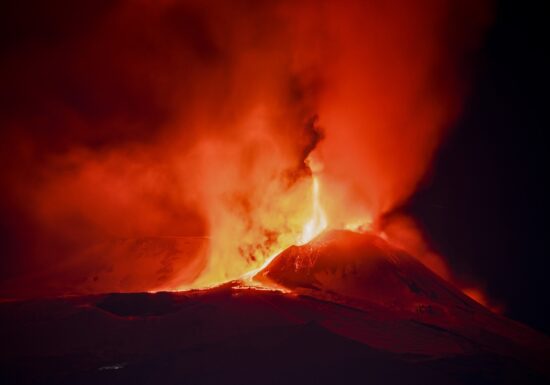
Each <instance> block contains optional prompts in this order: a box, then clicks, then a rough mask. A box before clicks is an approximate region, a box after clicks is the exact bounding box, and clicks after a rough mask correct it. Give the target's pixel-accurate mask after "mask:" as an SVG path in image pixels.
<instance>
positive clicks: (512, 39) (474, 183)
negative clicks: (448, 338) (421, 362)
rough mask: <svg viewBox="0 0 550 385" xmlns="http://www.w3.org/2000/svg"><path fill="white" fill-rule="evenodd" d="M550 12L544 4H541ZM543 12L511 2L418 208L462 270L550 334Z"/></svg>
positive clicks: (413, 207)
mask: <svg viewBox="0 0 550 385" xmlns="http://www.w3.org/2000/svg"><path fill="white" fill-rule="evenodd" d="M539 3H540V4H542V3H543V2H539ZM544 14H545V13H544V12H543V10H542V8H541V6H535V5H534V4H530V3H529V2H527V3H526V2H521V1H516V2H514V1H504V2H500V3H499V4H498V7H497V14H496V20H495V23H494V25H493V27H492V28H491V30H490V31H489V34H488V36H487V39H486V43H485V45H484V47H483V49H482V50H481V52H479V55H478V56H477V57H475V58H473V59H474V60H476V61H478V65H477V71H476V73H475V74H474V79H475V82H474V85H473V89H472V92H471V94H470V97H469V98H468V99H467V100H466V105H465V109H464V111H463V113H462V116H461V117H460V119H459V120H458V121H457V122H456V125H455V127H454V131H453V132H452V134H451V136H450V137H449V139H448V141H447V142H446V144H445V145H444V146H442V148H441V149H440V152H439V154H438V158H437V162H436V165H435V170H434V172H433V174H432V175H431V178H430V179H429V180H428V181H427V183H426V185H425V187H424V188H423V189H422V190H420V191H418V193H417V194H416V195H415V197H414V198H413V200H412V201H411V203H410V205H409V210H410V211H411V212H412V213H413V214H414V216H415V217H416V218H417V219H418V220H419V221H420V222H421V223H422V224H423V227H424V228H425V230H426V232H427V234H428V235H429V237H430V238H431V241H432V243H433V245H434V247H435V248H436V249H437V250H438V251H439V252H440V253H442V254H443V255H445V256H446V258H447V260H448V261H449V263H450V264H451V267H452V270H453V271H454V272H455V273H456V274H458V275H460V276H462V277H464V279H468V278H466V277H470V278H473V279H474V280H476V281H477V282H481V283H482V284H484V285H485V290H486V292H487V293H488V295H489V297H490V298H492V299H493V300H495V301H497V302H498V301H501V302H502V304H503V305H504V307H505V314H507V315H509V316H510V317H512V318H514V319H517V320H520V321H522V322H525V323H527V324H529V325H532V326H534V327H535V328H538V329H540V330H543V331H545V332H548V331H549V330H550V312H548V311H547V309H548V306H549V300H548V280H549V275H548V269H547V266H549V264H548V263H547V260H548V256H549V255H548V254H549V253H548V245H547V244H548V228H549V226H548V223H549V219H548V196H549V195H548V187H547V186H548V169H547V167H548V164H549V162H548V161H549V159H548V158H549V156H548V142H547V141H546V140H545V135H544V134H545V133H546V132H545V131H546V130H547V129H548V83H547V71H548V68H549V67H548V64H547V61H546V60H545V59H544V56H545V54H548V52H547V51H548V41H547V38H546V37H545V36H547V34H546V33H544V32H547V31H545V29H546V28H545V27H544V25H545V21H544V20H543V19H542V17H543V16H542V15H544Z"/></svg>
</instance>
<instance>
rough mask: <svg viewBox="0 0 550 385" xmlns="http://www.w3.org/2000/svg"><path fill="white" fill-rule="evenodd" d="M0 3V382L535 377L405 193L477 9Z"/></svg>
mask: <svg viewBox="0 0 550 385" xmlns="http://www.w3.org/2000/svg"><path fill="white" fill-rule="evenodd" d="M12 3H13V4H12V5H10V6H9V7H8V9H7V10H6V12H0V14H7V15H8V17H7V19H6V21H5V22H3V23H2V25H6V28H7V30H8V33H5V34H4V35H6V42H5V43H6V44H3V45H2V63H1V69H2V84H3V86H2V91H1V92H2V95H1V96H2V97H1V101H2V103H0V104H1V110H0V112H1V118H2V126H3V128H4V127H5V129H3V130H1V131H0V142H1V143H2V152H1V154H0V155H1V158H0V160H1V161H2V163H3V164H4V166H5V167H3V168H2V170H1V173H2V175H1V176H2V178H1V179H0V183H1V184H0V209H1V213H2V215H1V216H0V218H1V219H0V220H1V223H0V225H1V229H2V231H1V233H2V236H3V238H2V240H3V241H2V242H1V243H3V245H2V247H3V248H4V251H3V252H2V253H1V254H2V255H3V259H2V260H1V261H0V262H1V263H2V265H1V266H0V267H1V269H0V316H1V320H2V326H1V327H0V340H1V341H3V348H2V349H0V359H1V360H2V362H1V365H0V383H2V384H8V383H37V384H62V383H66V384H99V383H101V384H103V383H107V384H130V383H132V384H135V383H155V384H178V383H192V384H199V383H205V384H206V383H208V384H214V383H215V384H219V383H239V384H241V383H262V384H279V383H291V384H293V383H296V384H306V383H316V384H324V383H327V384H329V383H330V384H334V383H340V382H342V383H375V384H378V383H384V384H388V383H391V384H409V383H415V384H416V383H418V384H470V383H476V384H493V383H510V384H512V383H519V382H521V383H536V384H539V383H540V384H542V383H545V382H546V381H547V380H548V378H550V377H549V375H550V373H549V371H548V367H547V365H546V361H547V358H548V352H549V347H550V341H549V340H548V337H546V336H545V335H543V334H542V333H539V332H537V331H535V330H532V329H530V328H529V327H527V326H524V325H522V324H520V323H517V322H515V321H512V320H510V319H508V318H506V317H505V316H504V315H502V314H501V313H500V310H501V309H500V308H499V306H495V303H499V301H500V298H496V300H495V299H493V298H492V297H491V295H489V294H487V293H489V291H487V292H486V291H485V290H484V289H483V282H482V280H481V279H479V277H478V276H474V275H472V276H470V275H469V274H468V269H467V268H464V265H466V264H465V263H464V264H462V265H461V264H460V263H458V262H457V260H456V259H457V258H456V257H455V258H454V259H452V258H446V255H445V253H444V252H442V250H446V249H445V248H444V247H443V246H446V243H445V240H443V241H442V240H441V237H440V238H439V242H435V241H434V242H432V241H431V240H432V238H431V237H430V234H429V232H428V231H426V229H425V228H424V226H423V222H422V221H421V220H419V219H417V215H416V214H417V213H418V210H417V212H415V211H414V210H413V209H412V208H411V207H412V205H413V202H414V200H415V197H416V194H417V193H419V192H421V191H424V190H423V189H426V188H429V186H430V181H431V178H432V177H433V175H438V174H437V173H438V170H437V167H435V163H436V159H438V156H440V152H441V151H443V150H442V149H443V148H444V147H442V146H441V145H442V144H444V143H452V142H451V141H450V139H449V138H450V137H451V131H452V127H453V124H454V122H455V121H456V120H457V119H458V118H459V117H460V116H461V114H462V113H463V110H466V109H465V108H464V106H465V104H466V102H465V100H467V98H468V96H469V95H470V92H471V87H472V86H471V84H472V83H473V80H474V79H473V78H474V76H473V73H474V72H475V69H476V68H477V67H476V65H477V61H476V60H477V56H476V55H479V52H480V50H481V47H482V46H483V44H484V43H483V42H484V39H485V35H486V30H487V29H488V28H490V26H491V25H492V22H493V15H494V12H495V10H494V7H493V4H492V2H491V1H485V0H483V1H470V0H468V1H462V0H443V1H442V0H418V1H400V0H377V1H359V0H357V1H355V0H344V1H331V0H319V1H310V0H299V1H293V0H275V1H271V0H269V1H248V0H236V1H224V0H207V1H202V0H182V1H179V0H163V1H149V0H138V1H128V0H121V1H115V2H104V1H95V0H90V1H88V0H85V1H79V2H70V1H65V0H62V1H59V2H55V5H53V6H51V7H50V6H48V5H43V4H38V3H39V2H35V1H30V3H31V4H32V6H30V7H26V6H20V5H18V4H16V3H17V2H15V1H14V2H12ZM73 3H74V4H73ZM76 3H78V4H76ZM462 156H463V157H464V155H462ZM446 188H449V189H452V188H454V184H453V183H450V185H449V186H447V187H446ZM466 198H467V197H466ZM466 198H465V201H466ZM461 199H462V197H461ZM461 202H462V200H460V202H459V203H461ZM455 203H456V202H455ZM457 204H458V203H457ZM433 207H443V208H445V206H444V205H443V206H440V205H439V206H438V205H437V202H433V204H432V202H430V206H429V208H428V209H425V212H431V211H430V210H432V208H433ZM420 211H421V213H422V212H423V211H422V210H420ZM443 216H445V215H443ZM441 221H442V222H441V223H443V221H448V222H449V223H451V222H452V221H453V219H452V218H450V217H448V216H447V217H445V218H444V219H443V220H441ZM449 244H450V242H449ZM442 245H443V246H442ZM452 246H453V245H452ZM454 246H456V245H454ZM456 250H458V251H457V253H460V252H462V249H461V248H460V247H456Z"/></svg>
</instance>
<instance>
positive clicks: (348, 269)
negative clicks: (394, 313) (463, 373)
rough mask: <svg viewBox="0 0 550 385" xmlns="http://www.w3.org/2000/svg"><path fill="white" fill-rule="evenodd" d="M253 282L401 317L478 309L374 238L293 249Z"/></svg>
mask: <svg viewBox="0 0 550 385" xmlns="http://www.w3.org/2000/svg"><path fill="white" fill-rule="evenodd" d="M254 279H256V280H258V281H260V282H264V283H266V284H269V283H275V284H277V285H279V286H283V287H285V288H288V289H291V290H292V291H294V292H302V293H311V294H313V295H318V296H332V297H333V298H335V299H336V300H337V301H339V302H341V301H353V302H356V303H363V304H377V305H380V306H384V307H386V308H388V309H394V310H402V311H412V312H418V311H423V310H422V309H426V308H430V309H431V310H430V311H431V312H435V311H437V312H438V313H441V312H442V310H443V309H444V308H448V307H450V306H468V307H472V308H479V307H480V305H478V304H477V303H475V302H474V301H472V300H471V299H469V298H468V297H466V296H465V295H464V294H462V293H461V292H460V291H459V290H457V289H455V288H454V287H452V286H450V285H449V284H448V283H446V282H445V281H443V280H442V279H441V278H439V277H438V276H436V275H435V274H434V273H432V272H431V271H430V270H428V269H427V268H426V267H424V265H422V264H421V263H420V262H418V261H417V260H416V259H415V258H413V257H411V256H410V255H408V254H407V253H406V252H404V251H403V250H400V249H397V248H395V247H393V246H391V245H390V244H389V243H388V242H386V241H385V240H384V239H382V238H381V237H379V236H377V235H374V234H371V233H356V232H352V231H344V230H332V231H328V232H324V233H322V234H321V235H319V236H318V237H316V238H315V239H313V240H312V241H311V242H309V243H308V244H305V245H303V246H291V247H289V248H288V249H287V250H285V251H284V252H282V253H281V254H280V255H279V256H278V257H277V258H275V259H274V260H273V261H272V262H271V263H270V264H269V265H268V266H266V267H265V268H264V269H263V270H262V271H260V272H259V273H258V274H257V275H256V276H255V277H254ZM436 308H437V309H438V310H436Z"/></svg>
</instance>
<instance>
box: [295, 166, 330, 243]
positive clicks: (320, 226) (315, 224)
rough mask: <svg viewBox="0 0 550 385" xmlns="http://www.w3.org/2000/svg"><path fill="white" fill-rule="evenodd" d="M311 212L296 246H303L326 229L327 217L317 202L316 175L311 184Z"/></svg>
mask: <svg viewBox="0 0 550 385" xmlns="http://www.w3.org/2000/svg"><path fill="white" fill-rule="evenodd" d="M311 187H312V206H313V207H312V211H313V215H312V216H311V219H310V220H309V221H308V222H307V223H306V224H305V225H304V229H303V231H302V234H301V235H300V238H299V239H298V241H297V242H296V244H297V245H304V244H306V243H308V242H309V241H311V240H312V239H313V238H315V237H316V236H317V235H319V234H320V233H321V232H322V231H323V230H324V229H326V228H327V224H328V222H327V216H326V214H325V211H324V210H323V207H322V206H321V203H320V200H319V180H318V178H317V176H316V175H313V182H312V185H311Z"/></svg>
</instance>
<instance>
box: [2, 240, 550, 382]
mask: <svg viewBox="0 0 550 385" xmlns="http://www.w3.org/2000/svg"><path fill="white" fill-rule="evenodd" d="M257 279H263V280H267V279H269V280H271V281H272V282H277V284H278V285H282V286H285V287H287V288H289V289H291V291H289V292H280V291H269V290H259V289H256V288H250V287H243V286H242V284H241V283H240V282H230V283H228V284H225V285H222V286H219V287H216V288H212V289H207V290H194V291H188V292H182V293H156V294H149V293H134V294H131V293H126V294H124V293H117V294H105V295H94V296H83V297H65V298H53V299H37V300H32V301H16V302H4V303H0V320H1V322H2V323H1V327H0V341H2V344H1V345H0V346H1V347H0V383H1V384H12V383H13V384H71V385H74V384H163V385H169V384H221V383H224V384H258V383H260V384H301V385H303V384H335V383H346V384H364V383H369V384H399V385H404V384H424V385H426V384H438V385H440V384H518V383H522V384H546V383H548V380H549V378H550V377H549V374H548V373H549V372H548V369H547V368H548V365H547V363H548V358H549V357H550V356H549V347H550V342H549V339H548V337H546V336H544V335H542V334H540V333H538V332H536V331H534V330H532V329H530V328H528V327H526V326H523V325H521V324H519V323H516V322H513V321H510V320H508V319H506V318H504V317H501V316H499V315H496V314H493V313H491V312H490V311H488V310H486V309H485V308H483V307H482V306H481V305H479V304H477V303H475V302H474V301H472V300H470V299H468V298H467V297H465V296H464V295H462V293H460V291H458V290H456V289H455V288H453V287H452V286H451V285H449V284H448V283H446V282H444V281H443V280H441V279H440V278H439V277H437V276H436V275H434V274H432V273H431V272H430V271H429V270H427V269H426V268H424V266H422V265H421V264H419V263H418V262H417V261H416V260H415V259H414V258H412V257H410V256H408V255H406V254H405V253H403V252H402V251H399V250H395V249H393V248H391V247H390V246H389V245H388V244H387V243H386V242H384V241H383V240H382V239H380V238H378V237H376V236H373V235H369V234H355V233H349V232H330V233H327V234H324V235H323V236H321V237H319V238H318V239H316V240H314V241H313V242H311V243H310V244H308V245H304V246H301V247H291V248H289V249H288V250H286V251H285V252H283V253H282V254H280V255H279V256H278V257H277V258H276V259H275V260H274V261H273V262H272V263H271V264H270V265H269V266H268V267H267V268H266V269H265V270H264V271H262V272H260V273H259V274H258V276H257Z"/></svg>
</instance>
